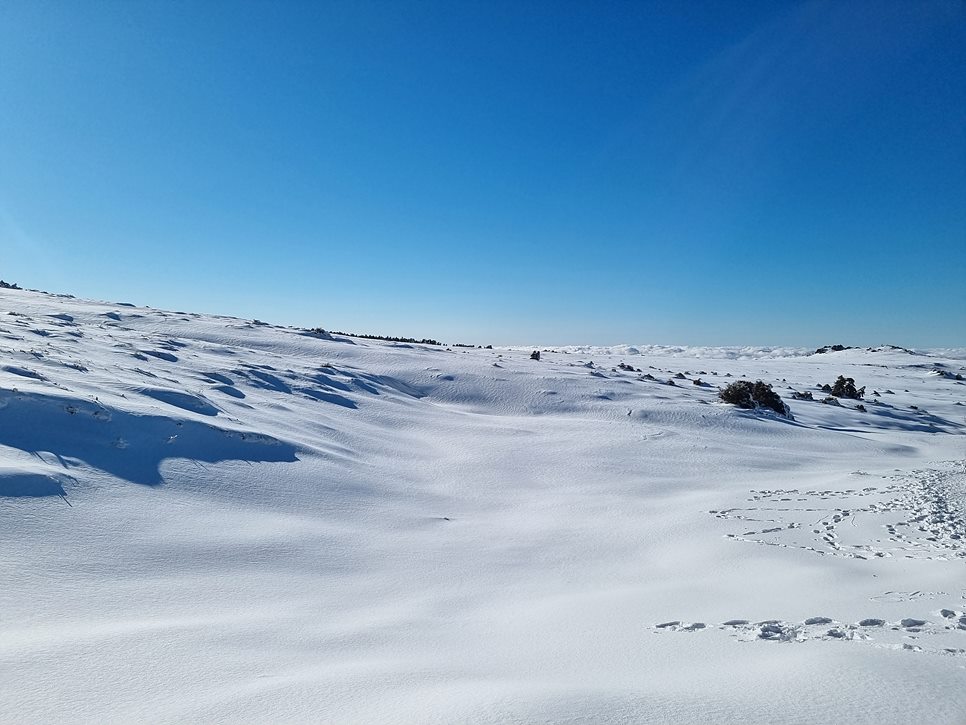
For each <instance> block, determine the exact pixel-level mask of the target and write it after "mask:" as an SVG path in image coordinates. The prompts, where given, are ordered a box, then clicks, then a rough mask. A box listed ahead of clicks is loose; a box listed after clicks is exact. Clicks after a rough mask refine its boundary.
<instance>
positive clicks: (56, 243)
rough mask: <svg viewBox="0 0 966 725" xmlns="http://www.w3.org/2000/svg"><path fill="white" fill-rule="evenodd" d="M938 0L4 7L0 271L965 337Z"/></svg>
mask: <svg viewBox="0 0 966 725" xmlns="http://www.w3.org/2000/svg"><path fill="white" fill-rule="evenodd" d="M964 78H966V10H964V6H963V4H962V3H960V2H957V1H955V0H954V1H952V2H927V1H924V2H897V3H890V2H888V1H887V0H882V1H878V0H877V1H876V2H868V3H866V2H817V3H789V4H782V3H776V2H720V1H719V0H715V1H713V2H706V3H705V2H697V1H693V2H685V3H679V2H670V1H669V2H663V3H649V2H614V3H608V2H564V1H558V2H549V3H542V2H519V1H516V2H480V3H477V2H469V1H466V2H463V1H459V2H454V1H452V0H451V1H449V2H430V1H429V0H420V1H419V2H402V1H398V0H394V1H392V2H389V1H386V2H375V3H371V2H359V1H353V2H336V3H324V2H306V3H299V2H294V1H288V2H274V3H270V2H253V3H245V2H238V3H235V2H233V3H223V2H209V3H193V2H179V1H177V0H172V1H170V2H168V1H166V2H156V3H155V2H134V1H130V2H128V1H125V2H54V3H46V2H41V1H39V0H29V1H21V0H6V1H5V2H3V3H0V277H3V278H5V279H8V280H14V281H17V282H19V283H20V284H22V285H24V286H29V287H36V288H41V289H47V290H51V291H57V292H68V293H72V294H75V295H78V296H83V297H94V298H99V299H110V300H117V301H131V302H136V303H139V304H148V305H151V306H155V307H165V308H174V309H182V310H184V309H190V310H194V311H210V312H220V313H227V314H237V315H239V316H243V317H257V318H259V319H263V320H269V321H272V322H278V323H285V324H297V325H311V326H315V325H321V326H323V327H327V328H330V329H343V330H349V331H360V332H363V331H365V332H382V333H390V334H402V335H416V336H432V337H437V338H440V339H444V340H447V341H454V342H455V341H465V342H472V343H480V344H485V343H494V344H501V343H506V344H509V343H527V342H533V343H545V344H564V343H568V342H573V343H617V342H630V343H673V344H790V345H818V344H824V343H831V342H843V343H853V344H874V343H883V342H891V343H896V344H902V345H910V346H940V345H966V82H964Z"/></svg>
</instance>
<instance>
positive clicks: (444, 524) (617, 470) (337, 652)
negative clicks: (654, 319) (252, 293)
mask: <svg viewBox="0 0 966 725" xmlns="http://www.w3.org/2000/svg"><path fill="white" fill-rule="evenodd" d="M324 318H325V315H324V310H323V311H320V323H322V324H324ZM479 342H480V343H484V344H485V343H486V342H488V341H485V340H481V341H479ZM843 342H848V341H843ZM899 342H901V341H899ZM541 350H542V354H541V359H540V360H539V361H534V360H530V359H529V357H530V356H529V353H530V349H529V348H528V349H504V350H501V349H496V350H486V349H475V348H474V349H467V348H459V347H456V348H453V349H452V350H448V349H446V348H443V347H425V346H419V345H405V344H397V343H389V342H379V341H370V340H361V339H350V338H343V337H337V338H336V339H327V338H325V337H324V336H319V335H312V334H306V333H304V332H303V331H300V330H295V329H289V328H283V327H275V326H271V325H264V324H256V323H253V322H248V321H244V320H238V319H233V318H228V317H216V316H205V315H196V314H187V313H175V312H162V311H158V310H151V309H145V308H137V307H133V306H128V305H122V304H108V303H95V302H85V301H80V300H74V299H69V298H62V297H56V296H52V295H44V294H39V293H31V292H23V291H6V290H4V291H0V582H2V586H0V682H2V683H3V684H2V686H0V720H2V721H3V722H10V723H29V722H38V723H41V722H42V723H50V722H71V723H130V722H158V723H169V722H170V723H174V722H206V723H235V722H326V723H377V722H387V723H453V722H472V723H497V722H512V723H564V722H566V723H647V722H654V723H665V722H669V723H673V722H680V723H695V722H702V723H712V722H787V723H802V722H842V723H847V722H849V723H851V722H856V723H858V722H861V723H882V722H916V723H919V722H930V723H944V722H945V723H962V722H966V542H964V537H966V530H964V528H966V525H964V521H966V504H964V496H966V494H964V492H966V473H964V468H963V466H964V457H966V437H964V432H966V404H964V403H966V385H964V381H962V380H957V378H956V376H957V375H963V376H966V370H964V366H966V361H964V358H966V356H964V355H963V351H961V350H944V351H916V352H907V351H901V350H888V349H882V350H880V351H877V352H872V351H868V350H846V351H843V352H836V353H827V354H824V355H808V354H807V353H808V352H809V351H806V350H791V349H787V348H780V349H779V348H772V349H764V348H671V347H656V346H641V345H637V346H634V347H631V346H621V347H612V348H592V347H568V348H556V349H552V348H548V349H543V348H541ZM622 363H623V367H620V365H621V364H622ZM628 368H633V369H628ZM840 374H842V375H846V376H849V377H853V378H855V380H856V383H857V385H859V386H865V387H866V398H865V400H864V401H863V403H864V405H865V407H866V411H865V412H863V411H861V410H858V409H857V408H856V405H857V401H851V400H846V401H842V403H841V405H840V406H833V405H825V404H823V403H822V402H820V401H821V400H822V398H824V397H825V394H824V393H822V392H821V391H820V390H819V389H818V388H817V385H819V384H822V383H831V382H833V381H834V380H835V378H836V377H837V376H838V375H840ZM648 376H650V377H648ZM742 377H744V378H747V379H750V380H757V379H762V380H764V381H766V382H769V383H772V384H773V385H774V386H775V390H776V391H778V392H779V393H780V394H781V395H782V397H783V398H784V399H785V401H786V402H788V403H789V405H790V406H791V410H792V413H793V415H794V420H785V419H781V418H778V417H776V416H773V415H766V414H760V413H753V412H749V411H741V410H738V409H735V408H733V407H731V406H728V405H724V404H722V403H719V402H718V401H717V396H716V394H717V390H718V388H719V387H722V386H724V385H726V384H727V383H728V382H730V381H732V380H734V379H740V378H742ZM695 379H700V381H701V382H702V383H703V384H700V385H699V384H695V383H694V381H695ZM668 380H673V381H674V383H675V384H674V385H669V384H668ZM793 391H810V392H812V394H813V397H814V398H815V400H814V401H811V402H810V401H804V400H794V399H792V396H791V394H792V392H793ZM873 391H875V393H878V395H876V394H874V392H873Z"/></svg>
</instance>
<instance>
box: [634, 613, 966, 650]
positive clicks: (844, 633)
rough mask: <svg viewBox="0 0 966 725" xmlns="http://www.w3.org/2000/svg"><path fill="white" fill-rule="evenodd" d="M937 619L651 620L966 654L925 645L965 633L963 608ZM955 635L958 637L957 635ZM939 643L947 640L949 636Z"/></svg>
mask: <svg viewBox="0 0 966 725" xmlns="http://www.w3.org/2000/svg"><path fill="white" fill-rule="evenodd" d="M933 615H934V616H935V617H937V618H938V619H939V620H940V622H939V623H937V622H934V621H930V620H927V619H919V618H915V617H906V618H903V619H901V620H899V621H895V622H887V621H885V620H884V619H879V618H876V617H869V618H867V619H862V620H860V621H858V622H852V623H845V622H840V621H838V620H835V619H832V618H831V617H822V616H818V617H809V618H808V619H806V620H804V621H802V622H786V621H784V620H780V619H767V620H764V621H761V622H750V621H748V620H747V619H731V620H728V621H727V622H722V623H720V624H706V623H705V622H681V621H678V620H675V621H670V622H661V623H659V624H655V625H654V626H653V627H652V629H653V630H654V632H655V633H664V632H702V631H707V630H710V629H712V628H717V629H719V630H723V631H725V632H727V633H728V634H730V635H731V636H732V637H734V638H735V639H737V640H738V641H741V642H752V641H766V642H807V641H809V640H823V641H836V640H838V641H852V642H864V643H866V644H869V645H871V646H875V647H881V648H888V649H897V650H906V651H911V652H923V653H928V654H937V655H945V656H951V657H966V648H963V647H948V646H938V647H937V646H932V647H930V646H928V642H927V640H928V638H930V637H935V636H937V635H951V634H952V635H966V612H963V611H960V610H955V609H940V610H938V611H936V612H934V613H933ZM957 638H958V637H957ZM944 639H945V640H946V641H944V642H943V644H948V641H949V637H948V636H947V637H945V638H944Z"/></svg>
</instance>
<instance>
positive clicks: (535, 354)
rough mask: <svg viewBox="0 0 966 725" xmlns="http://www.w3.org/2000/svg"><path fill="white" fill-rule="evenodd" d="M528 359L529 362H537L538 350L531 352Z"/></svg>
mask: <svg viewBox="0 0 966 725" xmlns="http://www.w3.org/2000/svg"><path fill="white" fill-rule="evenodd" d="M530 359H531V360H539V359H540V351H539V350H534V351H533V352H531V353H530Z"/></svg>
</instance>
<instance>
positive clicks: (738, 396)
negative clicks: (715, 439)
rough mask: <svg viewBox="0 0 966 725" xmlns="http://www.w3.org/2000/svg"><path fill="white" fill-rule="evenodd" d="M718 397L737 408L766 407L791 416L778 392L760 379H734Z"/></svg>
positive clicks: (754, 408) (755, 408) (752, 408)
mask: <svg viewBox="0 0 966 725" xmlns="http://www.w3.org/2000/svg"><path fill="white" fill-rule="evenodd" d="M718 397H719V398H721V399H722V400H723V401H724V402H726V403H731V404H732V405H737V406H738V407H739V408H745V409H746V410H757V409H759V408H767V409H769V410H773V411H775V412H776V413H778V414H779V415H783V416H786V417H789V418H790V417H791V412H790V411H789V409H788V406H787V405H786V404H785V402H784V401H783V400H782V399H781V397H780V396H779V395H778V393H776V392H775V391H774V390H772V389H771V385H769V384H768V383H763V382H762V381H761V380H758V381H756V382H754V383H750V382H748V381H747V380H736V381H735V382H733V383H731V384H730V385H728V387H726V388H724V389H723V390H722V391H721V392H719V393H718Z"/></svg>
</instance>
